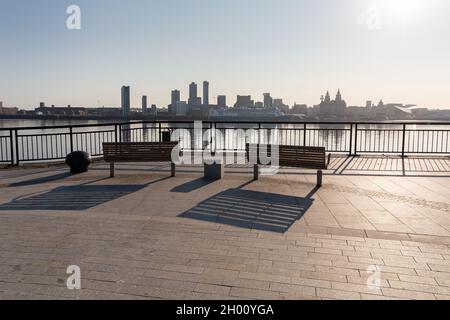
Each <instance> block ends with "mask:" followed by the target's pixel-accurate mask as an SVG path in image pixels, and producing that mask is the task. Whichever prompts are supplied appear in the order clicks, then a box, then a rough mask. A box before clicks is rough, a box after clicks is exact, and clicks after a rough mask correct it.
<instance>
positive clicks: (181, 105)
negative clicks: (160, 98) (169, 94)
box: [175, 101, 188, 116]
mask: <svg viewBox="0 0 450 320" xmlns="http://www.w3.org/2000/svg"><path fill="white" fill-rule="evenodd" d="M175 113H176V115H177V116H185V115H187V113H188V106H187V103H186V101H178V102H177V104H176V106H175Z"/></svg>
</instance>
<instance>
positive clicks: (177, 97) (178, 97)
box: [169, 90, 181, 113]
mask: <svg viewBox="0 0 450 320" xmlns="http://www.w3.org/2000/svg"><path fill="white" fill-rule="evenodd" d="M180 100H181V95H180V91H179V90H172V99H171V102H170V106H169V112H170V113H176V107H177V103H178V102H179V101H180Z"/></svg>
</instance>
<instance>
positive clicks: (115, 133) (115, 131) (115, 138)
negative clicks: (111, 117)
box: [114, 124, 119, 143]
mask: <svg viewBox="0 0 450 320" xmlns="http://www.w3.org/2000/svg"><path fill="white" fill-rule="evenodd" d="M117 129H118V125H117V124H116V125H115V126H114V142H115V143H118V142H119V139H118V135H117Z"/></svg>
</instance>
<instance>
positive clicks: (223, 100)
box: [217, 95, 227, 108]
mask: <svg viewBox="0 0 450 320" xmlns="http://www.w3.org/2000/svg"><path fill="white" fill-rule="evenodd" d="M217 106H218V107H219V108H226V107H227V96H224V95H221V96H217Z"/></svg>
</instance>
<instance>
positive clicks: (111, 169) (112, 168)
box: [109, 162, 114, 178]
mask: <svg viewBox="0 0 450 320" xmlns="http://www.w3.org/2000/svg"><path fill="white" fill-rule="evenodd" d="M109 176H110V177H111V178H114V162H112V163H110V164H109Z"/></svg>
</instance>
